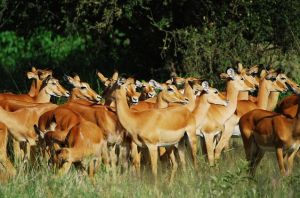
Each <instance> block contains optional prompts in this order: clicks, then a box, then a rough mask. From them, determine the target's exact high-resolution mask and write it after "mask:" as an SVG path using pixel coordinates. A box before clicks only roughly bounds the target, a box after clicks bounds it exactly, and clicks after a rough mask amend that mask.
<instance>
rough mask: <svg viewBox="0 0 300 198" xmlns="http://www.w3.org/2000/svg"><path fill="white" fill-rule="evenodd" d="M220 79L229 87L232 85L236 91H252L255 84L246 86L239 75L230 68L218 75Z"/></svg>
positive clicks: (243, 79)
mask: <svg viewBox="0 0 300 198" xmlns="http://www.w3.org/2000/svg"><path fill="white" fill-rule="evenodd" d="M220 77H221V79H227V81H228V83H229V85H233V87H234V89H236V90H238V91H253V90H254V89H255V84H254V83H253V84H248V83H246V82H245V78H244V77H243V75H241V74H237V73H236V72H235V71H234V70H233V69H232V68H229V69H227V71H226V73H222V74H221V75H220Z"/></svg>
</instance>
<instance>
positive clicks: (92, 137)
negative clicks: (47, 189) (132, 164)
mask: <svg viewBox="0 0 300 198" xmlns="http://www.w3.org/2000/svg"><path fill="white" fill-rule="evenodd" d="M53 124H54V125H55V127H54V126H53ZM35 128H36V132H37V133H38V135H39V137H40V139H44V140H45V141H46V146H48V147H50V148H49V151H48V152H49V153H48V155H51V153H53V152H51V150H53V149H54V150H55V153H56V155H57V156H51V157H52V158H53V160H54V163H57V164H58V166H59V167H60V169H59V171H58V174H59V175H63V174H65V173H67V172H68V170H69V169H70V166H71V165H72V163H74V162H83V161H85V160H87V161H88V163H89V175H90V176H93V174H94V169H95V161H98V160H99V159H101V157H102V156H103V158H104V160H105V162H104V163H105V164H107V158H108V157H107V143H106V140H105V136H106V134H104V131H103V130H101V128H99V127H98V126H97V125H95V124H94V123H92V122H90V121H87V120H85V119H83V118H82V117H81V116H80V115H79V114H77V113H75V112H73V111H72V110H70V109H67V108H63V107H59V108H57V109H55V110H52V111H48V112H46V113H45V114H44V115H43V116H41V117H40V119H39V127H35ZM53 142H54V143H56V144H58V145H59V147H58V146H54V148H52V145H53ZM61 147H63V148H61Z"/></svg>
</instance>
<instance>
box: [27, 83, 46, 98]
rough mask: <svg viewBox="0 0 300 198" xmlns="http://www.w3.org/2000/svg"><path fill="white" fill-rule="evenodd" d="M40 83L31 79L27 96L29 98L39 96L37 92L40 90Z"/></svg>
mask: <svg viewBox="0 0 300 198" xmlns="http://www.w3.org/2000/svg"><path fill="white" fill-rule="evenodd" d="M42 82H43V81H41V80H39V79H33V81H32V83H31V86H30V90H29V92H28V95H29V96H31V97H34V96H37V95H38V94H39V90H40V88H41V85H42Z"/></svg>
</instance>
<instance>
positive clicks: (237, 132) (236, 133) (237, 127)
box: [232, 125, 241, 136]
mask: <svg viewBox="0 0 300 198" xmlns="http://www.w3.org/2000/svg"><path fill="white" fill-rule="evenodd" d="M232 135H234V136H241V131H240V127H239V125H235V127H234V129H233V132H232Z"/></svg>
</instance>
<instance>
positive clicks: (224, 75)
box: [220, 73, 229, 80]
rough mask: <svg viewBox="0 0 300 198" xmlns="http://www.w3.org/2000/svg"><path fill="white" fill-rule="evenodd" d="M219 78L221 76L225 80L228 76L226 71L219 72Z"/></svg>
mask: <svg viewBox="0 0 300 198" xmlns="http://www.w3.org/2000/svg"><path fill="white" fill-rule="evenodd" d="M220 78H221V79H222V80H227V78H229V76H228V74H226V73H221V74H220Z"/></svg>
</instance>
